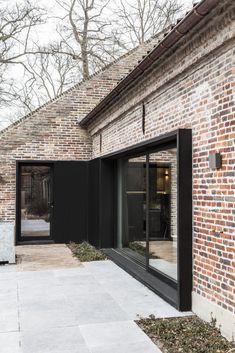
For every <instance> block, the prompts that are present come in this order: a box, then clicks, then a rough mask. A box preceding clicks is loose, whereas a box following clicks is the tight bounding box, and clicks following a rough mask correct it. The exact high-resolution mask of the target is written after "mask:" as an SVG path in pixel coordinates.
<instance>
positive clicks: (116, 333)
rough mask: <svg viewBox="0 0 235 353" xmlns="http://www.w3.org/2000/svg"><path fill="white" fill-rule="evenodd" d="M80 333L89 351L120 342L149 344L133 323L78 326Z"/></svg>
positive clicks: (121, 322) (122, 322)
mask: <svg viewBox="0 0 235 353" xmlns="http://www.w3.org/2000/svg"><path fill="white" fill-rule="evenodd" d="M80 330H81V333H82V335H83V337H84V338H85V341H86V343H87V345H88V347H89V348H90V349H92V348H94V347H102V346H108V345H114V344H115V345H116V344H117V345H118V344H120V342H125V343H126V344H128V343H137V342H149V341H150V339H149V338H148V337H147V336H146V335H145V333H144V332H143V331H142V330H141V329H140V328H139V327H138V326H137V325H136V323H135V322H133V321H120V322H109V323H99V324H92V325H84V326H80Z"/></svg>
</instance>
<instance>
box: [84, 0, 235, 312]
mask: <svg viewBox="0 0 235 353" xmlns="http://www.w3.org/2000/svg"><path fill="white" fill-rule="evenodd" d="M234 36H235V26H234V4H232V2H231V4H230V7H229V6H228V7H227V8H225V9H224V11H223V12H221V14H219V15H218V16H217V18H216V22H213V20H211V22H209V23H207V25H205V27H204V30H203V33H200V32H198V33H196V32H195V33H194V35H193V36H192V37H191V41H189V40H188V41H189V42H190V44H189V45H188V49H187V50H183V52H180V51H177V52H175V54H172V57H171V58H170V60H168V61H167V60H166V62H165V63H160V66H159V68H156V69H155V70H154V71H152V72H151V74H150V75H149V76H148V75H146V76H145V79H143V80H141V81H140V82H139V83H137V84H135V87H134V89H133V90H130V91H129V92H128V93H127V92H124V93H123V97H122V99H121V101H118V102H117V103H116V104H114V106H113V107H112V108H111V109H109V110H107V111H105V112H104V113H103V114H101V115H100V117H99V119H98V120H97V121H94V122H93V123H92V124H91V125H90V126H89V131H90V132H91V134H92V138H93V152H92V153H93V157H98V156H99V155H101V154H102V155H105V154H107V153H110V152H112V151H117V150H119V149H122V148H124V147H128V146H131V145H133V144H136V143H138V142H141V141H144V140H147V139H149V138H152V137H154V136H159V135H161V134H164V133H167V132H169V131H172V130H175V129H177V128H192V132H193V220H194V223H193V239H194V251H193V257H194V276H193V284H194V291H195V292H197V293H198V294H200V295H202V296H204V297H206V298H207V299H209V300H211V301H213V302H216V303H217V304H218V305H220V306H221V307H223V308H224V309H226V310H228V311H231V312H235V278H234V268H235V260H234V251H235V212H234V209H235V186H234V185H235V171H234V169H235V168H234V165H235V107H234V87H235V83H234V77H235V63H234V54H235V52H234V43H235V41H234ZM200 52H201V54H202V56H201V57H200V55H199V54H200ZM194 53H195V56H194ZM205 55H206V56H205ZM194 59H195V60H194ZM199 59H200V60H199ZM197 60H198V62H196V61H197ZM191 64H193V65H191ZM187 65H188V66H189V65H191V66H190V67H188V68H187ZM180 72H181V74H180V75H179V73H180ZM174 76H175V79H173V77H174ZM167 81H168V83H167ZM141 100H144V101H145V103H146V118H145V119H146V126H145V130H146V133H145V135H143V133H142V110H141V105H140V101H141ZM119 102H121V103H119ZM99 134H102V146H101V152H100V146H99V143H98V141H99V139H98V138H99ZM215 151H219V152H220V153H221V155H222V157H223V164H222V168H221V169H220V170H218V171H215V170H211V169H210V168H209V164H208V156H209V153H211V152H215Z"/></svg>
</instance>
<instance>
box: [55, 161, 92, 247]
mask: <svg viewBox="0 0 235 353" xmlns="http://www.w3.org/2000/svg"><path fill="white" fill-rule="evenodd" d="M87 190H88V163H87V162H84V161H78V162H77V161H74V162H73V161H72V162H70V161H59V162H55V163H54V217H53V238H54V241H55V242H56V243H63V242H68V241H76V242H78V241H82V240H87V221H88V219H87V214H88V212H87V209H88V202H87V199H88V198H87Z"/></svg>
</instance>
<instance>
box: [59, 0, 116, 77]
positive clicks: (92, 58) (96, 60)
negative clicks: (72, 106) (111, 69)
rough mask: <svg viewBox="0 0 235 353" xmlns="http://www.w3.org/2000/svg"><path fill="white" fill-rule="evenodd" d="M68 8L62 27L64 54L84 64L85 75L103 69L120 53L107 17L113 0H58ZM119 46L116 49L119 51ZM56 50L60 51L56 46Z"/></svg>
mask: <svg viewBox="0 0 235 353" xmlns="http://www.w3.org/2000/svg"><path fill="white" fill-rule="evenodd" d="M56 1H57V3H58V4H59V5H60V6H61V7H62V8H63V10H65V12H66V14H65V16H64V18H63V21H64V20H65V19H67V24H65V25H63V26H60V27H59V28H58V32H59V33H60V36H61V42H60V50H59V52H60V53H64V54H65V53H67V54H68V55H70V56H71V57H72V58H73V59H74V60H77V61H78V62H79V64H80V66H81V71H82V76H83V78H84V79H87V78H88V77H89V76H90V73H91V72H93V71H94V70H97V69H99V68H100V67H102V66H104V65H105V64H107V63H109V62H110V61H112V60H113V59H114V58H116V57H117V56H118V53H119V51H120V48H119V47H118V46H116V47H115V42H114V41H113V36H112V32H111V21H110V20H109V19H107V17H105V16H104V12H105V9H106V8H107V5H108V3H109V1H110V0H71V1H70V3H68V1H67V0H66V1H64V0H56ZM115 48H116V50H115ZM54 51H58V50H57V48H56V47H54Z"/></svg>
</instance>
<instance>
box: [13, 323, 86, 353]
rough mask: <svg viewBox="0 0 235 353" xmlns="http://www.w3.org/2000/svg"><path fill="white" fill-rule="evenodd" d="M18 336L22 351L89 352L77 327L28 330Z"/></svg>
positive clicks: (47, 352)
mask: <svg viewBox="0 0 235 353" xmlns="http://www.w3.org/2000/svg"><path fill="white" fill-rule="evenodd" d="M20 338H21V347H22V351H23V352H24V353H58V352H59V353H64V352H70V353H80V352H81V353H89V351H88V349H87V346H86V344H85V340H84V338H83V336H82V335H81V333H80V329H79V327H63V328H52V329H39V330H30V331H26V332H22V333H21V335H20ZM12 353H13V352H12Z"/></svg>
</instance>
